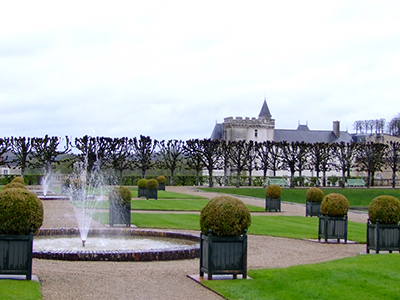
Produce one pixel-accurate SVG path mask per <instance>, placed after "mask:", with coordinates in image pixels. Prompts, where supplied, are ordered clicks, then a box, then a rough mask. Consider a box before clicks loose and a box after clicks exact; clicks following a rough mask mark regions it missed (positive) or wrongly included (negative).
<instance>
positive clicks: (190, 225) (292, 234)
mask: <svg viewBox="0 0 400 300" xmlns="http://www.w3.org/2000/svg"><path fill="white" fill-rule="evenodd" d="M92 215H93V217H94V218H95V219H96V220H98V221H100V222H102V223H104V224H108V223H109V219H108V216H109V215H108V213H105V212H96V213H93V214H92ZM199 218H200V217H199V215H198V214H174V213H165V214H160V213H132V214H131V220H132V224H134V225H135V226H137V227H139V228H165V229H188V230H200V225H199ZM248 233H249V234H257V235H268V236H277V237H287V238H294V239H317V238H318V218H306V217H296V216H253V217H252V224H251V226H250V228H249V231H248ZM348 239H349V240H351V241H356V242H358V243H365V242H366V224H362V223H356V222H350V221H349V228H348Z"/></svg>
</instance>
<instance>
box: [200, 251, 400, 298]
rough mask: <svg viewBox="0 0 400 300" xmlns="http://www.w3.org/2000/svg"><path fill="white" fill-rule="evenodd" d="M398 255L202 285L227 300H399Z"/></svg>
mask: <svg viewBox="0 0 400 300" xmlns="http://www.w3.org/2000/svg"><path fill="white" fill-rule="evenodd" d="M399 268H400V254H384V255H382V254H380V255H359V256H356V257H351V258H344V259H340V260H335V261H330V262H324V263H318V264H312V265H300V266H293V267H288V268H283V269H259V270H249V272H248V275H249V276H250V277H251V278H253V279H251V280H221V281H219V280H214V281H203V284H204V285H206V286H207V287H209V288H211V289H213V290H215V291H217V292H218V293H220V294H221V295H223V296H224V297H226V298H227V299H231V300H235V299H241V300H245V299H251V300H256V299H289V300H290V299H319V300H324V299H327V300H328V299H329V300H331V299H349V300H353V299H354V300H359V299H365V300H368V299H371V300H372V299H381V300H383V299H400V293H399V292H400V288H399V285H398V282H399V280H400V273H399V272H398V270H399Z"/></svg>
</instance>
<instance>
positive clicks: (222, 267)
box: [200, 233, 247, 280]
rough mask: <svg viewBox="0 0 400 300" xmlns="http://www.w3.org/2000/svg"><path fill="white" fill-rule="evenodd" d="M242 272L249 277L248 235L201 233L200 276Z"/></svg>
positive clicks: (210, 278)
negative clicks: (228, 235) (226, 235)
mask: <svg viewBox="0 0 400 300" xmlns="http://www.w3.org/2000/svg"><path fill="white" fill-rule="evenodd" d="M204 273H207V274H208V279H209V280H212V276H213V275H221V274H222V275H223V274H232V275H233V278H237V275H238V274H242V275H243V278H247V235H246V234H244V235H242V236H238V237H217V236H213V235H212V234H211V233H210V234H209V235H203V234H201V235H200V276H202V277H203V276H204Z"/></svg>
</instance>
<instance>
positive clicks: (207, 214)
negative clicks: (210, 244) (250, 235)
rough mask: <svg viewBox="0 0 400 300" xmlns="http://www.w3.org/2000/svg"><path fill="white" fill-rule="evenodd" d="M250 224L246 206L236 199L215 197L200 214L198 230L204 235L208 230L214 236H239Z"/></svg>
mask: <svg viewBox="0 0 400 300" xmlns="http://www.w3.org/2000/svg"><path fill="white" fill-rule="evenodd" d="M250 224H251V215H250V211H249V209H248V208H247V206H246V205H245V204H244V203H243V202H242V201H240V200H239V199H238V198H235V197H231V196H217V197H214V198H212V199H211V200H210V201H209V202H208V203H207V205H206V206H204V207H203V209H202V210H201V214H200V228H201V231H202V233H203V234H204V235H208V232H209V230H210V229H211V230H212V234H213V235H215V236H240V235H242V234H244V233H245V230H247V228H249V226H250Z"/></svg>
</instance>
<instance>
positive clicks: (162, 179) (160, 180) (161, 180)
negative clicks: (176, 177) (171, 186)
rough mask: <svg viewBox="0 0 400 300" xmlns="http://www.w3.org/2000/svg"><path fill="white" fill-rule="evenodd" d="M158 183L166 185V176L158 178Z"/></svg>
mask: <svg viewBox="0 0 400 300" xmlns="http://www.w3.org/2000/svg"><path fill="white" fill-rule="evenodd" d="M157 181H158V183H166V182H167V178H165V176H162V175H160V176H158V177H157Z"/></svg>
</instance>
